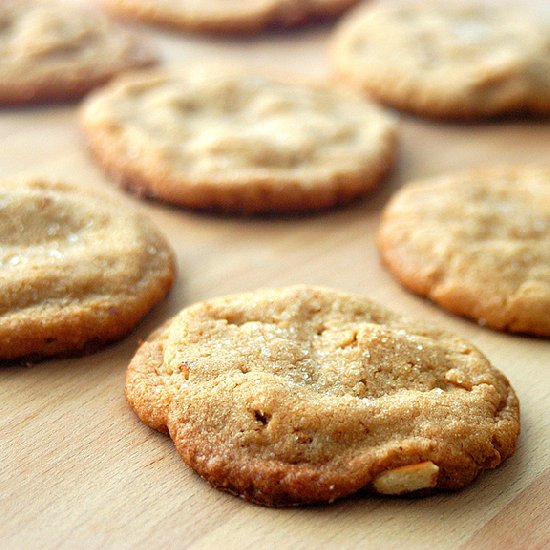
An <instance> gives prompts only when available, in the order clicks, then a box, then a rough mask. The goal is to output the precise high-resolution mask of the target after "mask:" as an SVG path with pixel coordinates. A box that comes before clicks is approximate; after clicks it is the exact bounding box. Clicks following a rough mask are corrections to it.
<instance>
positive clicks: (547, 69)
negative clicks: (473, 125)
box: [332, 0, 550, 119]
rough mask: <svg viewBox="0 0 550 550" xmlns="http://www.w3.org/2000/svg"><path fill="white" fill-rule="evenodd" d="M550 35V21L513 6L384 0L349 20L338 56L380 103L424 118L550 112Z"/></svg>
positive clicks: (342, 67)
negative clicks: (391, 0) (390, 0)
mask: <svg viewBox="0 0 550 550" xmlns="http://www.w3.org/2000/svg"><path fill="white" fill-rule="evenodd" d="M516 6H517V3H516ZM549 36H550V21H544V18H543V19H539V20H537V19H536V18H534V17H532V16H529V15H528V14H527V13H526V10H525V9H523V7H522V8H521V9H520V8H519V7H518V9H513V8H512V7H511V6H510V4H509V3H508V4H506V3H499V4H496V3H490V4H487V3H482V2H479V1H472V0H467V1H464V2H462V1H458V0H449V1H444V2H441V1H439V2H433V1H422V2H420V1H401V2H397V3H390V2H380V3H378V4H376V5H374V6H371V5H367V6H365V7H364V8H361V9H359V10H358V11H356V12H354V13H353V14H350V16H349V18H347V19H346V20H345V21H343V23H342V25H341V27H340V28H339V29H338V31H337V33H336V36H335V40H334V43H333V47H332V60H333V62H334V65H335V66H336V68H337V70H338V71H339V72H340V73H341V74H342V75H343V76H344V77H346V78H347V79H348V80H349V81H350V82H352V83H354V84H355V85H357V86H358V87H359V88H361V89H363V90H364V91H366V92H368V93H369V94H371V95H372V96H373V97H374V98H376V99H377V100H379V101H380V102H382V103H386V104H388V105H392V106H395V107H397V108H399V109H404V110H407V111H413V112H415V113H418V114H420V115H427V116H435V117H443V118H457V119H458V118H478V117H487V116H495V115H499V114H503V113H509V112H518V111H533V112H539V113H543V114H548V113H550V56H549V55H548V51H549V47H550V41H549V38H548V37H549Z"/></svg>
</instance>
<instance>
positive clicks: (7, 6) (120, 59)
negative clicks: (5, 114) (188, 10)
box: [0, 0, 155, 105]
mask: <svg viewBox="0 0 550 550" xmlns="http://www.w3.org/2000/svg"><path fill="white" fill-rule="evenodd" d="M0 58H1V62H0V105H1V104H4V105H6V104H7V105H14V104H24V103H40V102H54V101H66V100H71V99H77V98H80V97H82V96H83V95H84V94H85V93H87V92H88V91H89V90H91V89H92V88H94V87H95V86H98V85H99V84H104V83H105V82H106V81H107V80H109V79H110V78H112V77H113V76H114V75H116V74H119V73H120V72H122V71H124V70H126V69H128V68H130V67H137V66H142V65H147V64H150V63H152V62H153V61H154V59H155V58H154V55H153V53H152V51H151V50H150V48H149V47H147V46H146V45H144V44H143V43H142V41H141V42H140V41H138V38H137V37H135V36H133V35H130V34H129V33H127V32H126V31H124V30H123V29H122V28H121V27H119V26H118V25H115V24H114V23H111V22H109V21H108V20H107V19H106V18H105V16H104V15H103V14H101V13H100V12H99V11H98V10H94V9H93V8H91V7H89V6H85V5H84V4H83V3H81V4H77V3H75V2H71V3H69V2H66V1H62V0H51V1H49V0H48V1H46V0H2V2H1V3H0Z"/></svg>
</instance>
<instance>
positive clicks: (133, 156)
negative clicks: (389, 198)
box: [82, 67, 396, 213]
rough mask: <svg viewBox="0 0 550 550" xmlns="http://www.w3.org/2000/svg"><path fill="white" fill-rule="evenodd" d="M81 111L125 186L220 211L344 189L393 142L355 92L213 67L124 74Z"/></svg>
mask: <svg viewBox="0 0 550 550" xmlns="http://www.w3.org/2000/svg"><path fill="white" fill-rule="evenodd" d="M82 121H83V125H84V129H85V131H86V134H87V137H88V141H89V144H90V147H91V150H92V153H93V154H94V155H95V156H96V158H97V159H98V161H99V162H100V163H101V164H102V165H103V166H104V167H105V168H106V170H107V171H108V172H109V173H111V174H112V175H113V176H114V177H115V178H116V179H118V180H120V181H121V183H122V185H124V186H125V187H127V188H129V189H132V190H134V191H136V192H138V193H142V194H145V195H149V196H152V197H157V198H160V199H163V200H165V201H168V202H172V203H175V204H178V205H181V206H185V207H189V208H199V209H211V210H220V211H229V212H245V213H246V212H265V211H280V212H281V211H282V212H288V211H305V210H312V209H319V208H326V207H329V206H333V205H336V204H339V203H343V202H346V201H350V200H351V199H353V198H356V197H358V196H360V195H363V194H365V193H366V192H367V191H368V190H370V189H372V188H373V187H374V186H375V185H376V184H377V183H378V182H379V181H380V179H381V177H382V176H383V175H384V174H385V173H386V172H387V171H388V169H389V168H390V166H391V164H392V160H393V156H394V152H395V148H396V147H395V146H396V137H395V125H394V123H393V120H392V119H390V118H389V117H388V116H386V115H385V114H384V113H382V112H381V111H380V110H379V109H378V108H377V107H375V106H373V105H370V104H368V103H365V102H364V101H363V100H362V99H361V98H359V97H357V96H354V95H348V94H347V93H344V92H338V91H334V90H332V89H330V88H328V87H314V86H310V85H303V84H295V83H290V82H282V81H277V80H274V79H270V78H266V77H263V76H258V75H254V74H249V73H244V72H242V73H241V72H234V71H227V70H222V69H220V68H219V67H216V68H214V67H207V68H193V69H189V70H187V71H185V72H183V73H182V74H178V75H174V74H173V75H167V74H162V73H158V72H146V73H142V74H138V75H132V76H129V75H126V76H124V77H123V78H121V79H118V80H117V81H116V82H113V83H111V84H110V85H108V86H107V87H106V88H104V89H103V90H101V91H98V92H97V93H95V94H93V95H92V96H91V97H90V98H88V99H87V101H86V102H85V104H84V109H83V113H82Z"/></svg>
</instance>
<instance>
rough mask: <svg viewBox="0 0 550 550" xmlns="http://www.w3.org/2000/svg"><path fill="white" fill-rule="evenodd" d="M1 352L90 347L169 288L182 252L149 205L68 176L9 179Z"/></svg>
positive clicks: (124, 328) (1, 246)
mask: <svg viewBox="0 0 550 550" xmlns="http://www.w3.org/2000/svg"><path fill="white" fill-rule="evenodd" d="M0 220H1V221H0V274H1V277H0V359H10V360H12V359H18V358H31V359H34V358H46V357H50V356H60V355H69V354H71V355H72V354H76V353H81V352H88V351H92V350H93V349H95V348H96V347H97V346H99V345H100V344H103V343H106V342H109V341H112V340H116V339H118V338H121V337H122V336H124V335H126V334H127V333H128V332H130V330H131V329H132V328H133V327H134V326H135V325H136V324H137V322H138V321H139V320H140V319H141V318H142V317H143V316H144V315H145V314H146V313H147V312H148V311H149V310H150V309H151V308H152V307H153V305H155V304H156V303H157V302H159V301H160V300H161V299H162V298H163V297H164V296H165V294H166V293H167V292H168V290H169V288H170V286H171V284H172V281H173V278H174V269H175V268H174V257H173V254H172V252H171V250H170V248H169V247H168V244H167V243H166V241H165V239H164V238H163V237H162V236H161V235H160V234H159V233H158V232H157V230H156V229H155V228H154V227H153V226H152V224H151V223H150V222H149V221H148V220H147V219H145V218H144V217H143V216H142V215H140V214H137V213H135V212H133V211H131V210H129V209H127V208H126V207H124V205H121V204H120V203H118V202H117V201H113V200H112V199H109V198H108V197H105V196H102V195H98V194H94V193H91V192H89V191H87V190H84V189H80V188H77V187H73V186H69V185H66V184H62V183H49V182H45V181H40V180H31V181H25V182H2V183H1V184H0Z"/></svg>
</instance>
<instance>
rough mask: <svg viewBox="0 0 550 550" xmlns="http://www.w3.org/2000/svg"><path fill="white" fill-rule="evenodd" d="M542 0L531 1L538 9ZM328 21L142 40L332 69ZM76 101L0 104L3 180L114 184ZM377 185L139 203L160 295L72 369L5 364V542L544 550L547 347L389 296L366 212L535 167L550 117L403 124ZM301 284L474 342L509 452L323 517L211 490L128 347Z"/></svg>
mask: <svg viewBox="0 0 550 550" xmlns="http://www.w3.org/2000/svg"><path fill="white" fill-rule="evenodd" d="M544 3H545V0H540V4H541V5H542V4H544ZM329 31H330V27H316V28H310V29H307V30H305V31H303V32H295V33H289V34H275V35H270V36H268V37H266V38H259V39H251V40H242V41H241V40H232V41H227V42H225V41H223V40H214V39H206V38H200V37H190V36H183V35H181V36H177V35H176V34H169V33H163V32H161V31H159V30H151V31H148V32H149V34H150V35H151V36H152V38H153V40H154V41H156V42H157V43H158V44H159V45H160V47H161V50H162V53H163V56H164V59H165V60H166V61H167V62H175V61H179V62H183V63H187V62H191V61H199V62H200V61H203V60H208V59H215V60H220V59H222V60H224V61H227V62H229V61H232V60H235V59H238V60H239V61H240V62H244V63H253V64H256V65H260V66H264V67H275V68H283V69H285V70H287V69H289V68H294V69H296V70H297V71H299V72H301V73H306V74H311V75H324V74H326V73H328V66H327V64H326V61H325V48H326V43H327V37H328V34H329ZM76 111H77V109H76V107H75V106H53V107H41V108H29V109H14V110H9V109H4V110H1V111H0V177H1V178H12V177H16V176H17V177H19V176H27V175H39V176H47V177H49V178H61V179H64V180H67V181H73V182H75V183H78V184H80V185H83V186H88V187H94V188H102V189H113V188H114V187H113V186H112V185H111V184H110V183H109V182H108V181H107V180H106V179H105V177H104V176H103V174H102V173H101V171H100V170H99V169H98V168H97V167H95V166H94V164H93V163H92V162H91V161H90V159H89V158H88V156H87V154H86V151H85V149H84V147H83V140H82V137H81V134H80V131H79V127H78V123H77V117H76ZM401 137H402V140H401V151H400V156H399V162H398V165H397V167H396V169H395V170H394V172H393V174H392V175H391V177H390V179H389V180H388V182H387V184H386V185H385V186H384V187H383V188H382V189H381V190H380V191H379V192H377V193H376V194H374V195H373V196H371V197H369V198H368V199H366V200H364V201H362V202H358V203H356V204H354V205H353V206H350V207H348V208H344V209H339V210H335V211H331V212H326V213H322V214H319V215H313V216H306V217H294V218H284V219H280V218H266V219H241V218H234V217H233V218H232V217H220V216H213V215H207V214H200V213H194V212H190V211H184V210H178V209H175V208H170V207H167V206H165V205H161V204H156V203H153V202H141V201H139V200H138V199H136V198H135V197H133V196H130V195H126V194H124V193H123V192H122V191H114V192H117V193H119V194H120V195H121V196H123V197H124V198H125V200H127V201H128V202H130V203H133V204H134V205H136V206H137V207H138V208H141V209H143V210H145V211H147V212H148V213H149V214H150V216H151V217H152V218H153V219H154V220H155V221H156V222H157V224H158V225H159V226H160V227H161V228H162V229H163V230H164V232H165V233H166V234H167V235H168V238H169V240H170V242H171V244H172V246H173V247H174V249H175V250H176V251H177V256H178V264H179V275H178V279H177V282H176V285H175V287H174V289H173V291H172V292H171V294H170V296H169V297H168V299H167V300H166V301H165V302H163V303H162V304H161V305H160V306H158V307H157V308H156V309H155V310H154V311H153V312H152V313H151V314H150V315H149V316H148V317H147V318H146V319H145V320H144V322H143V323H141V325H140V326H139V327H138V328H137V330H136V331H135V332H134V333H133V334H131V335H130V336H129V337H128V338H126V339H125V340H123V341H122V342H120V343H118V344H116V345H113V346H111V347H108V348H106V349H103V350H102V351H100V352H99V353H97V354H95V355H92V356H89V357H84V358H80V359H72V360H62V361H47V362H43V363H40V364H36V365H33V366H28V367H10V368H2V369H0V434H1V439H0V547H2V548H10V549H11V548H31V547H33V548H53V547H56V548H57V547H60V548H101V547H116V548H119V547H122V548H126V547H138V548H140V547H141V548H151V547H162V548H176V547H186V548H189V547H191V548H224V549H225V548H293V549H295V548H356V547H361V548H385V549H386V548H389V549H391V548H396V549H397V548H464V549H470V548H486V549H489V548H490V549H500V548H506V549H512V548H529V549H532V548H543V547H544V546H546V547H548V545H549V544H550V534H549V533H550V528H549V521H550V520H549V517H550V510H549V506H548V494H549V491H550V477H549V470H548V468H547V463H548V460H547V459H548V447H549V445H548V443H549V431H550V430H549V426H548V401H549V394H548V386H549V376H548V369H549V368H550V344H549V343H548V341H544V340H542V339H532V338H524V337H518V336H509V335H506V334H501V333H497V332H493V331H490V330H487V329H483V328H481V327H478V326H477V325H476V324H475V323H472V322H469V321H466V320H463V319H460V318H457V317H453V316H452V315H450V314H446V313H445V312H443V311H442V310H440V309H439V308H438V307H436V306H435V305H433V304H432V303H430V302H428V301H426V300H423V299H421V298H418V297H416V296H413V295H411V294H409V293H407V292H406V291H404V290H402V289H401V288H400V287H399V285H398V284H397V283H396V282H395V281H394V280H393V279H392V278H391V277H390V275H389V274H388V273H387V272H386V271H385V270H384V269H382V268H381V266H380V264H379V260H378V256H377V252H376V248H375V238H374V237H375V232H376V229H377V225H378V221H379V212H380V209H381V208H382V207H383V205H384V204H385V203H386V202H387V200H388V198H389V196H390V195H391V193H392V192H393V191H394V190H395V189H397V188H398V187H399V186H401V185H402V184H403V183H404V182H405V181H407V180H409V179H411V178H416V177H419V176H430V175H432V174H437V173H440V172H442V171H445V170H454V169H462V168H464V167H468V166H483V165H491V164H500V163H503V162H507V163H512V164H514V163H542V162H548V160H549V159H548V155H549V152H550V126H549V124H548V121H546V122H536V121H533V120H513V121H500V122H494V123H485V124H471V125H470V124H469V125H462V124H443V123H435V122H429V121H424V120H420V119H418V118H413V117H406V116H403V117H402V122H401ZM294 283H312V284H322V285H327V286H330V287H335V288H338V289H342V290H345V291H352V292H359V293H364V294H367V295H369V296H371V297H372V298H374V299H375V300H378V301H380V302H382V303H384V304H387V305H389V306H391V307H392V308H394V309H396V310H398V311H401V312H403V313H406V314H412V315H415V316H421V317H425V318H429V319H432V320H433V321H434V322H436V323H438V324H439V325H441V326H444V327H445V328H448V329H450V330H452V331H455V332H456V333H458V334H460V335H462V336H464V337H466V338H469V339H470V340H472V341H473V342H474V343H475V344H476V345H477V346H478V347H480V348H481V349H482V350H483V351H484V352H485V353H486V354H487V355H488V356H489V358H491V360H492V362H493V363H494V365H495V366H496V367H498V368H499V369H501V370H502V371H504V372H505V373H506V375H507V376H508V377H509V379H510V381H511V382H512V384H513V385H514V387H515V388H516V390H517V393H518V395H519V397H520V400H521V405H522V434H521V438H520V442H519V447H518V450H517V452H516V454H515V456H514V457H513V458H512V459H510V460H509V461H507V462H506V463H505V464H504V465H503V466H502V467H500V468H498V469H497V470H494V471H490V472H487V473H485V474H484V475H482V476H481V478H480V479H479V480H478V481H477V482H475V483H474V484H473V485H472V486H471V487H469V488H467V489H465V490H463V491H461V492H458V493H454V494H441V495H436V496H432V497H429V498H425V499H421V500H412V499H392V498H373V497H370V496H359V497H355V498H350V499H348V500H344V501H341V502H338V503H336V504H334V505H332V506H326V507H311V508H302V509H282V510H276V509H267V508H261V507H258V506H254V505H251V504H247V503H245V502H243V501H241V500H240V499H237V498H235V497H233V496H230V495H227V494H224V493H221V492H219V491H216V490H214V489H212V488H211V487H210V486H209V485H208V484H207V483H205V482H204V481H202V480H201V479H200V478H199V477H198V476H197V475H195V474H194V473H193V472H192V471H191V470H190V469H189V468H188V467H187V466H186V465H185V464H184V463H183V462H182V461H181V460H180V458H179V456H178V455H177V453H176V451H175V449H174V448H173V445H172V443H171V441H170V439H169V438H167V437H166V436H163V435H161V434H159V433H156V432H154V431H152V430H150V429H149V428H148V427H147V426H145V425H144V424H142V423H141V422H140V421H139V420H138V419H137V418H136V417H135V416H134V414H133V413H132V411H131V410H130V409H129V407H128V406H127V405H126V403H125V400H124V397H123V386H124V375H125V369H126V365H127V364H128V361H129V360H130V358H131V357H132V355H133V353H134V351H135V349H136V346H137V342H138V340H139V339H140V338H144V337H146V336H147V334H148V333H149V332H150V331H151V330H152V329H153V328H154V327H156V326H157V325H159V324H160V323H161V322H162V321H163V320H164V319H166V318H167V317H168V316H169V315H172V314H174V313H176V312H177V311H179V310H180V309H181V308H182V307H184V306H186V305H188V304H191V303H193V302H195V301H197V300H201V299H204V298H208V297H212V296H216V295H221V294H225V293H230V292H239V291H244V290H250V289H255V288H257V287H261V286H282V285H287V284H294Z"/></svg>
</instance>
